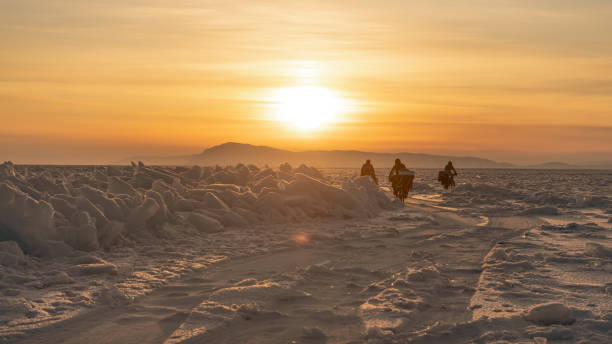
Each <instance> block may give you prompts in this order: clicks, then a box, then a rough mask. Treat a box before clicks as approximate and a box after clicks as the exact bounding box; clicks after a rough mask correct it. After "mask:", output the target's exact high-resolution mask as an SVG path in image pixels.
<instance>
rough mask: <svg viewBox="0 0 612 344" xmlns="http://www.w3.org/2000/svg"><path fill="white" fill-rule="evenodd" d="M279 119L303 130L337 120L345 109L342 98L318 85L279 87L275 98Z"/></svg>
mask: <svg viewBox="0 0 612 344" xmlns="http://www.w3.org/2000/svg"><path fill="white" fill-rule="evenodd" d="M272 101H273V103H274V107H275V108H276V115H277V118H278V120H280V121H281V122H284V123H286V124H289V125H291V126H292V127H295V128H298V129H301V130H313V129H316V128H319V127H321V126H322V125H325V124H329V123H332V122H334V121H336V120H337V118H338V115H339V114H340V113H341V112H342V111H343V109H344V105H343V101H342V99H341V98H339V97H338V96H336V95H335V94H334V93H333V92H332V91H331V90H329V89H327V88H324V87H317V86H299V87H290V88H283V89H279V90H278V91H276V92H275V94H274V96H273V99H272Z"/></svg>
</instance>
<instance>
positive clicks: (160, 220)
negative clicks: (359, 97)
mask: <svg viewBox="0 0 612 344" xmlns="http://www.w3.org/2000/svg"><path fill="white" fill-rule="evenodd" d="M392 207H393V204H392V203H391V201H390V200H389V198H388V197H387V196H386V195H385V194H384V193H383V192H382V191H380V190H379V189H378V188H377V187H376V185H375V184H374V183H373V182H372V181H371V180H370V179H369V178H356V179H354V180H349V181H346V182H345V183H344V185H342V187H337V186H333V185H331V184H330V183H329V182H328V181H326V180H325V178H324V176H323V175H322V174H321V172H319V171H318V170H316V169H315V168H312V167H308V166H305V165H301V166H299V167H298V168H295V169H294V168H292V167H291V166H289V165H288V164H284V165H283V166H281V168H280V169H279V170H273V169H270V168H265V169H259V168H257V167H255V166H245V165H242V164H239V165H237V166H229V167H224V168H222V167H218V166H217V167H215V168H211V167H201V166H194V167H191V168H183V167H176V168H165V167H149V166H145V165H144V164H143V163H142V162H139V163H138V164H132V166H131V167H116V166H113V167H106V168H88V169H87V168H66V169H63V170H62V171H59V170H56V171H52V172H49V171H46V170H40V171H36V169H30V173H29V175H28V176H25V175H22V174H20V173H19V172H16V170H15V166H14V165H13V164H12V163H10V162H6V163H4V164H2V165H0V223H2V225H3V230H2V236H3V238H2V239H3V240H7V239H9V240H14V241H15V242H17V243H18V244H19V245H20V247H21V249H22V250H24V251H25V252H27V253H31V254H34V255H38V256H61V255H65V254H67V253H69V252H70V251H71V249H75V250H81V251H95V250H98V249H100V248H104V249H109V248H111V247H113V246H114V245H117V244H120V243H122V242H125V241H126V240H130V238H132V237H134V236H138V235H141V233H143V232H147V233H149V234H155V233H158V232H160V231H163V228H164V227H165V226H167V225H169V224H170V225H171V224H181V225H187V226H193V227H194V228H195V229H197V230H198V231H199V232H204V233H207V232H208V233H210V232H219V231H222V230H223V229H224V228H226V227H231V226H248V225H256V224H264V223H287V222H300V221H306V220H310V219H316V218H344V219H347V218H359V217H368V216H373V215H375V214H376V213H377V212H379V211H380V210H383V209H391V208H392Z"/></svg>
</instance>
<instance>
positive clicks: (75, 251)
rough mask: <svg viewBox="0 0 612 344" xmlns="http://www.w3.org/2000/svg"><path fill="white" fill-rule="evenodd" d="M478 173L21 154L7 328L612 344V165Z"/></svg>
mask: <svg viewBox="0 0 612 344" xmlns="http://www.w3.org/2000/svg"><path fill="white" fill-rule="evenodd" d="M377 172H378V174H379V175H384V173H385V171H383V170H380V171H377ZM459 172H460V175H459V178H458V179H457V181H458V185H457V188H456V190H455V191H454V192H448V191H443V190H442V188H441V186H440V185H438V184H437V181H436V177H437V175H436V173H437V170H417V178H416V180H415V189H414V193H412V194H411V197H410V198H409V199H408V200H407V204H406V206H400V205H399V204H398V202H395V201H393V200H392V199H391V196H390V192H389V186H388V185H387V184H385V183H384V182H383V185H381V187H380V188H379V187H377V186H376V185H375V184H374V183H373V182H372V181H371V180H370V179H369V178H368V177H358V176H357V174H356V173H357V170H350V169H323V170H317V169H315V168H312V167H308V166H303V165H302V166H299V167H297V168H293V167H292V166H289V165H288V164H284V165H281V166H280V167H278V168H277V167H275V168H267V167H256V166H252V165H249V166H247V165H243V164H239V165H236V166H227V167H220V166H215V167H204V166H194V167H160V166H147V165H145V164H143V163H133V164H132V165H131V166H96V167H77V166H65V167H62V166H15V165H13V164H12V163H10V162H7V163H4V164H2V165H0V235H1V239H2V241H1V242H0V271H1V279H0V291H1V292H2V295H3V297H2V298H1V301H0V338H2V339H3V340H5V341H8V342H23V343H37V342H66V343H70V342H73V343H82V342H92V343H99V342H100V343H101V342H107V343H111V342H113V343H122V342H123V343H135V342H158V343H193V342H213V343H241V342H247V341H248V342H254V343H291V342H295V343H347V342H352V343H405V342H418V343H441V342H459V343H472V342H476V343H489V342H499V343H504V342H507V343H545V342H559V343H574V342H580V341H582V342H597V343H600V342H607V341H610V339H611V338H612V301H611V300H612V297H611V295H612V270H611V269H612V240H611V229H612V223H611V222H610V221H611V220H610V219H611V218H612V192H611V191H612V175H611V174H610V172H609V171H529V170H463V171H459ZM68 320H69V321H68Z"/></svg>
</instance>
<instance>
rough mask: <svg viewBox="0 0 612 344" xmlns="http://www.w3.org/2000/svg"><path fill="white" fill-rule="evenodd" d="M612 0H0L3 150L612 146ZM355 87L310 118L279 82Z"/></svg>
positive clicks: (549, 150) (597, 155)
mask: <svg viewBox="0 0 612 344" xmlns="http://www.w3.org/2000/svg"><path fill="white" fill-rule="evenodd" d="M610 18H612V3H611V2H609V1H606V0H599V1H595V0H590V1H588V0H587V1H569V0H542V1H481V0H479V1H475V0H472V1H389V0H379V1H365V0H353V1H331V0H327V1H305V0H304V1H269V0H263V1H196V0H175V1H161V0H121V1H120V0H107V1H86V0H54V1H50V0H40V1H33V0H19V1H9V0H6V1H3V0H0V32H2V35H0V46H2V47H3V49H0V120H1V126H0V160H13V161H15V162H17V163H36V162H41V163H42V162H45V163H50V162H55V163H85V162H93V163H103V162H112V161H117V160H120V159H122V158H125V157H129V156H134V155H174V154H189V153H194V152H198V151H201V150H202V149H204V148H205V147H209V146H212V145H216V144H220V143H223V142H226V141H238V142H245V143H252V144H263V145H272V146H276V147H279V148H287V149H294V150H302V149H358V150H369V151H413V152H424V153H444V154H457V155H465V154H470V155H479V156H482V157H487V158H491V159H493V160H498V161H511V162H533V161H547V160H566V161H571V162H583V161H584V162H586V161H589V160H602V159H604V160H606V159H607V160H608V161H609V160H612V158H611V156H612V35H611V34H610V33H611V32H612V21H610ZM302 85H314V86H317V87H322V88H326V89H329V90H331V91H333V92H334V94H336V95H337V96H338V97H340V98H342V99H343V100H344V101H346V102H347V103H349V104H350V106H348V107H347V109H346V110H345V111H344V112H343V113H342V114H339V115H338V116H337V118H336V121H334V122H333V123H329V124H326V125H324V126H322V127H320V128H318V129H317V130H314V131H307V132H304V131H300V130H297V129H295V128H291V127H288V126H287V125H286V124H283V123H280V122H279V121H278V120H277V118H276V117H275V116H274V109H273V106H274V104H271V100H270V95H271V94H274V92H275V91H277V90H278V89H283V88H289V87H299V86H302Z"/></svg>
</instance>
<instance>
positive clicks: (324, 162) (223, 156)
mask: <svg viewBox="0 0 612 344" xmlns="http://www.w3.org/2000/svg"><path fill="white" fill-rule="evenodd" d="M396 158H399V159H401V160H402V162H403V163H404V164H406V166H408V167H411V168H442V167H443V166H444V165H445V164H446V162H447V161H448V160H452V161H453V163H454V164H455V165H456V166H460V167H461V168H510V167H516V166H515V165H513V164H510V163H502V162H496V161H492V160H489V159H483V158H477V157H457V156H445V155H433V154H421V153H406V152H404V153H374V152H362V151H355V150H310V151H300V152H294V151H289V150H283V149H278V148H274V147H269V146H255V145H250V144H245V143H237V142H227V143H224V144H221V145H218V146H214V147H211V148H207V149H205V150H204V151H202V152H201V153H200V154H194V155H186V156H175V157H134V158H132V159H130V160H142V161H143V162H144V163H147V164H166V165H221V166H224V165H235V164H238V163H245V164H255V165H258V166H263V165H269V166H279V165H280V164H282V163H285V162H288V163H289V164H291V165H294V166H295V165H299V164H306V165H310V166H316V167H323V168H326V167H327V168H330V167H338V168H358V167H360V166H361V164H363V162H364V161H365V160H366V159H370V160H371V161H372V163H373V164H374V166H376V167H386V166H388V167H390V166H393V163H394V161H395V159H396Z"/></svg>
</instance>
